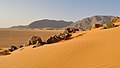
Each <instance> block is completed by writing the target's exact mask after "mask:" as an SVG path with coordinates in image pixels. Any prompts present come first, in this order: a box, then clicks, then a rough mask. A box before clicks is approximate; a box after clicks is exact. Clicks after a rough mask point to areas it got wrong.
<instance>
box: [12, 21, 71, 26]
mask: <svg viewBox="0 0 120 68" xmlns="http://www.w3.org/2000/svg"><path fill="white" fill-rule="evenodd" d="M72 23H73V22H72V21H70V22H67V21H63V20H59V21H57V20H48V19H44V20H38V21H34V22H32V23H30V24H29V25H26V26H22V25H20V26H13V27H11V28H63V27H67V26H69V25H71V24H72Z"/></svg>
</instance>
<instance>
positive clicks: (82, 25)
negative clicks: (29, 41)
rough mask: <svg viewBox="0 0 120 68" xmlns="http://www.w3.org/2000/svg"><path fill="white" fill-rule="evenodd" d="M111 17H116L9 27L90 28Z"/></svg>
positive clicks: (97, 17) (93, 17)
mask: <svg viewBox="0 0 120 68" xmlns="http://www.w3.org/2000/svg"><path fill="white" fill-rule="evenodd" d="M113 18H118V17H117V16H100V15H98V16H92V17H88V18H84V19H82V20H79V21H77V22H75V23H73V22H72V21H70V22H67V21H63V20H60V21H57V20H48V19H44V20H38V21H34V22H32V23H30V24H29V25H26V26H22V25H20V26H13V27H11V28H68V27H69V28H78V29H84V30H87V29H90V28H91V26H92V25H93V24H95V23H100V24H105V23H107V22H109V21H110V20H112V19H113Z"/></svg>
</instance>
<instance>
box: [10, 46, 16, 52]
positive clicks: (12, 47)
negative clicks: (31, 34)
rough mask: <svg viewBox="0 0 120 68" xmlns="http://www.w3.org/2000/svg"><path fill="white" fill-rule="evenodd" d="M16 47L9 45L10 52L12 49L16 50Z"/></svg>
mask: <svg viewBox="0 0 120 68" xmlns="http://www.w3.org/2000/svg"><path fill="white" fill-rule="evenodd" d="M17 49H18V48H17V47H16V46H11V47H10V48H9V51H10V52H13V51H14V50H17Z"/></svg>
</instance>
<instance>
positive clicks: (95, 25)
mask: <svg viewBox="0 0 120 68" xmlns="http://www.w3.org/2000/svg"><path fill="white" fill-rule="evenodd" d="M102 26H103V25H102V24H99V23H96V24H93V25H92V28H99V27H102Z"/></svg>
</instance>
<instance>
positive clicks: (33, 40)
mask: <svg viewBox="0 0 120 68" xmlns="http://www.w3.org/2000/svg"><path fill="white" fill-rule="evenodd" d="M76 31H79V29H74V28H66V29H65V30H64V32H62V33H59V34H56V35H54V36H51V37H50V38H48V39H47V41H45V42H43V41H42V39H41V38H40V37H39V36H32V37H30V39H29V40H28V41H27V42H26V43H25V44H24V45H20V46H16V45H12V46H10V47H9V48H8V50H2V49H0V54H9V53H10V52H13V51H15V50H17V49H19V48H22V47H25V46H30V45H34V46H33V48H35V47H39V46H43V45H44V44H51V43H56V42H59V41H61V40H67V39H69V38H70V37H71V36H72V33H75V32H76Z"/></svg>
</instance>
